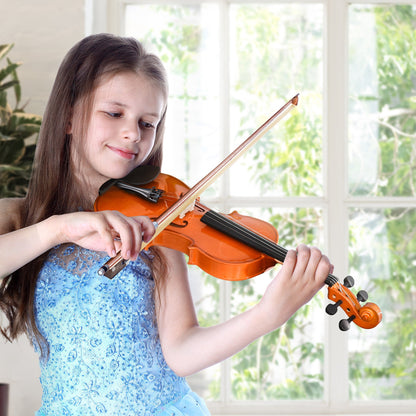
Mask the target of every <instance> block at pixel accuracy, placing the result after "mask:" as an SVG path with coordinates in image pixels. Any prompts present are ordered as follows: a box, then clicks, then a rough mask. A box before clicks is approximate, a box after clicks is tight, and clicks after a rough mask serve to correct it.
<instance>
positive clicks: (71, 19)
mask: <svg viewBox="0 0 416 416" xmlns="http://www.w3.org/2000/svg"><path fill="white" fill-rule="evenodd" d="M84 21H85V10H84V0H70V1H68V0H36V1H33V0H14V1H10V0H0V44H8V43H14V45H15V46H14V48H13V49H12V51H11V52H10V53H9V55H8V56H9V57H10V59H11V60H12V61H15V62H22V66H21V67H20V68H19V69H18V75H19V77H20V80H21V84H22V98H23V99H22V101H23V102H26V101H28V104H27V106H26V111H27V112H31V113H36V114H40V115H42V114H43V111H44V108H45V104H46V101H47V99H48V95H49V92H50V90H51V87H52V83H53V80H54V77H55V74H56V71H57V69H58V66H59V64H60V62H61V60H62V58H63V56H64V55H65V53H66V52H67V51H68V49H69V48H70V47H71V46H72V45H73V44H74V43H76V42H77V41H78V40H80V39H81V38H82V37H83V36H84V32H85V31H84V26H85V24H84ZM1 64H2V62H0V66H1ZM38 378H39V364H38V359H37V356H36V355H35V353H34V352H33V350H32V348H31V346H30V344H29V342H28V341H27V339H26V338H25V337H22V338H21V339H19V340H18V342H15V343H13V344H10V343H5V342H3V341H2V340H0V383H1V382H3V383H4V382H6V383H9V384H10V404H9V416H30V415H33V414H34V412H35V411H36V409H37V408H38V407H39V405H40V397H41V389H40V385H39V381H38Z"/></svg>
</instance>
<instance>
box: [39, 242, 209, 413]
mask: <svg viewBox="0 0 416 416" xmlns="http://www.w3.org/2000/svg"><path fill="white" fill-rule="evenodd" d="M142 255H146V254H142ZM107 260H108V257H107V256H106V255H105V254H103V253H97V252H93V251H90V250H87V249H84V248H81V247H79V246H76V245H61V246H58V247H55V248H54V249H53V250H52V251H51V252H50V254H49V256H48V259H47V261H46V262H45V264H44V265H43V268H42V270H41V272H40V274H39V277H38V282H37V287H36V293H35V313H36V319H37V325H38V328H39V330H40V332H41V333H42V334H43V336H44V337H45V339H46V340H47V343H48V347H49V356H48V357H47V358H41V359H40V366H41V377H40V381H41V384H42V387H43V396H42V406H41V408H40V409H39V411H38V412H37V415H38V416H52V415H53V416H56V415H72V416H76V415H82V416H89V415H101V414H103V415H118V416H124V415H126V416H127V415H128V416H133V415H140V416H151V415H155V414H157V413H158V412H160V409H162V408H163V409H165V408H166V409H168V408H169V405H168V404H169V403H175V402H178V401H181V399H183V398H184V397H185V396H187V394H189V393H190V389H189V386H188V385H187V383H186V381H185V379H184V378H181V377H179V376H177V375H176V374H175V373H174V372H173V371H172V370H171V369H170V368H169V367H168V365H167V364H166V361H165V360H164V357H163V354H162V349H161V345H160V342H159V338H158V331H157V326H156V324H155V321H156V320H155V305H154V302H153V289H154V282H153V279H152V275H151V270H150V269H149V267H148V265H147V264H146V262H144V261H143V259H142V258H140V257H139V259H138V260H136V261H135V262H129V263H128V264H127V266H126V267H125V268H124V269H123V270H122V271H121V272H120V273H119V274H117V275H116V276H115V277H114V278H113V279H108V278H107V277H104V276H100V275H98V273H97V270H98V268H99V267H100V266H101V265H102V264H103V263H105V262H106V261H107ZM34 345H35V348H36V341H35V340H34ZM36 349H37V350H38V352H39V351H40V349H39V347H37V348H36ZM199 407H200V406H199V404H198V406H195V413H189V414H195V415H205V414H207V413H199V410H198V409H199Z"/></svg>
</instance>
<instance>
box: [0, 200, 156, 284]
mask: <svg viewBox="0 0 416 416" xmlns="http://www.w3.org/2000/svg"><path fill="white" fill-rule="evenodd" d="M11 204H12V205H13V203H11V202H10V200H9V201H8V200H0V213H1V214H0V234H1V235H0V278H4V277H5V276H8V275H9V274H11V273H13V272H14V271H15V270H17V269H19V268H20V267H22V266H24V265H25V264H27V263H29V262H30V261H31V260H33V259H35V258H36V257H38V256H40V255H41V254H43V253H45V252H46V251H47V250H49V249H50V248H52V247H54V246H55V245H57V244H62V243H69V242H72V243H75V244H78V245H80V246H82V247H85V248H88V249H91V250H95V251H106V252H107V253H108V254H109V255H110V256H114V255H115V254H116V252H117V251H120V250H121V254H122V255H123V257H124V258H125V259H130V260H134V259H136V258H137V255H138V253H139V251H140V248H141V243H142V239H143V240H145V241H146V240H148V239H149V238H150V237H151V236H152V235H153V233H154V226H153V223H152V221H151V220H150V219H149V218H147V217H126V216H124V215H122V214H120V213H119V212H117V211H101V212H74V213H70V214H63V215H54V216H52V217H49V218H47V219H46V220H43V221H41V222H39V223H37V224H34V225H31V226H29V227H25V228H20V229H16V228H18V227H16V224H15V223H14V219H13V218H14V216H13V215H12V213H11V212H12V210H11V209H10V207H11ZM2 208H3V209H2ZM16 208H17V205H16ZM12 230H14V231H12Z"/></svg>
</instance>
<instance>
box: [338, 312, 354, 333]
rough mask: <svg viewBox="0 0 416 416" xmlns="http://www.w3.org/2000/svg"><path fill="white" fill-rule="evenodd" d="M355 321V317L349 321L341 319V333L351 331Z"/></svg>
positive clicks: (351, 317) (352, 316)
mask: <svg viewBox="0 0 416 416" xmlns="http://www.w3.org/2000/svg"><path fill="white" fill-rule="evenodd" d="M354 319H355V315H351V316H350V317H349V318H348V319H341V320H340V321H339V325H338V326H339V329H340V330H341V331H348V330H349V329H350V322H352V321H353V320H354Z"/></svg>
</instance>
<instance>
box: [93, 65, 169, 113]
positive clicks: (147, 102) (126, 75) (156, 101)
mask: <svg viewBox="0 0 416 416" xmlns="http://www.w3.org/2000/svg"><path fill="white" fill-rule="evenodd" d="M103 102H104V103H118V104H120V105H121V106H123V107H127V108H132V109H134V108H136V109H137V108H139V109H141V108H142V107H143V106H145V107H146V108H148V110H149V111H151V112H152V113H154V114H158V115H159V117H161V116H162V114H163V111H164V109H165V107H166V97H165V94H164V91H163V89H162V88H161V87H160V85H156V83H155V81H154V80H149V78H147V77H146V76H144V75H142V74H137V73H135V72H122V73H117V74H113V75H111V76H105V77H103V78H102V79H101V80H100V82H99V83H98V85H97V87H96V89H95V91H94V95H93V106H94V105H99V104H100V103H103ZM138 106H139V107H138Z"/></svg>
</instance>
